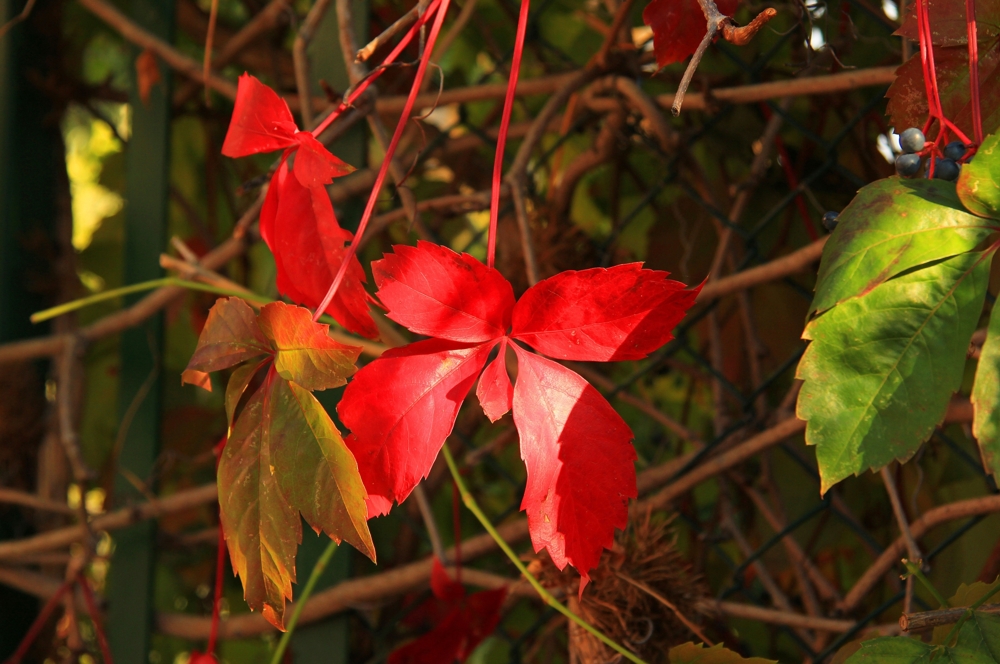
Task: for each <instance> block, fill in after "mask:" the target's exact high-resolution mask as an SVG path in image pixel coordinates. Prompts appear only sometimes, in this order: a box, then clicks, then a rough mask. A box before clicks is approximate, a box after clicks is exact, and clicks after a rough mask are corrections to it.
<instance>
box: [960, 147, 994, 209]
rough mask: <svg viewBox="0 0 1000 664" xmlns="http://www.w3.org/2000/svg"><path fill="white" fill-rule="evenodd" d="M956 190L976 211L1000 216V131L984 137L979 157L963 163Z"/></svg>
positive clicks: (963, 202) (977, 155)
mask: <svg viewBox="0 0 1000 664" xmlns="http://www.w3.org/2000/svg"><path fill="white" fill-rule="evenodd" d="M956 190H957V191H958V197H959V198H960V199H961V200H962V204H963V205H965V207H966V209H968V210H969V211H970V212H972V213H973V214H978V215H979V216H980V217H990V218H993V219H998V218H1000V134H991V135H990V136H987V137H986V138H984V139H983V144H982V145H980V146H979V150H978V151H977V152H976V156H975V158H974V159H973V160H972V161H970V162H969V163H967V164H965V165H963V166H962V171H961V173H959V176H958V184H957V185H956Z"/></svg>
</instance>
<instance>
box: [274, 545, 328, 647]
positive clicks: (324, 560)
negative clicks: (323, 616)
mask: <svg viewBox="0 0 1000 664" xmlns="http://www.w3.org/2000/svg"><path fill="white" fill-rule="evenodd" d="M336 551H337V543H336V542H334V541H333V540H330V543H329V544H327V545H326V550H325V551H323V554H322V555H321V556H320V557H319V560H317V561H316V565H315V567H313V570H312V573H311V574H310V575H309V580H308V581H306V585H305V587H304V588H303V589H302V594H301V595H299V601H297V602H295V608H294V609H293V610H292V617H291V618H289V619H288V628H287V629H286V630H285V633H284V634H282V635H281V640H280V641H278V647H277V648H276V649H275V651H274V654H273V655H271V664H281V659H282V658H283V657H284V656H285V650H286V649H287V648H288V642H289V641H291V640H292V633H293V632H294V631H295V625H296V624H297V623H298V622H299V616H301V615H302V609H304V608H305V606H306V600H308V599H309V596H310V595H312V592H313V590H314V589H315V588H316V583H317V582H318V581H319V577H321V576H323V570H325V569H326V566H327V565H328V564H329V563H330V558H333V554H334V553H336Z"/></svg>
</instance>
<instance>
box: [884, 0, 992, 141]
mask: <svg viewBox="0 0 1000 664" xmlns="http://www.w3.org/2000/svg"><path fill="white" fill-rule="evenodd" d="M913 6H914V5H910V8H911V11H910V12H909V14H908V18H907V19H906V21H905V22H904V25H903V27H902V28H900V29H899V30H898V31H897V32H896V34H898V35H905V36H906V37H908V38H910V39H913V40H914V41H917V40H918V38H919V34H918V31H917V21H916V14H915V13H914V12H913V10H912V7H913ZM929 11H930V29H931V41H932V42H933V49H934V72H935V78H936V80H937V85H938V90H939V91H940V97H941V107H942V110H943V111H944V114H945V117H947V118H948V119H950V120H951V121H953V122H954V123H955V124H956V125H958V126H959V127H960V128H961V129H962V131H964V132H965V134H966V135H967V136H970V137H972V136H974V133H973V129H972V107H971V104H970V88H969V53H968V46H967V44H968V32H967V27H966V16H965V2H964V0H935V1H934V2H931V3H930V5H929ZM976 28H977V35H978V47H979V54H978V57H979V91H980V108H981V110H982V121H983V129H984V131H985V132H986V133H991V132H993V131H996V130H997V129H998V128H1000V90H998V89H997V84H998V83H1000V69H998V65H1000V6H998V3H997V2H996V0H985V1H982V2H977V3H976ZM886 96H887V97H888V98H889V104H888V106H887V107H886V113H887V114H888V115H889V117H890V118H891V120H892V123H893V125H895V127H896V131H897V132H901V131H903V130H904V129H906V128H907V127H921V126H923V124H924V121H925V120H926V119H927V114H928V105H927V92H926V86H925V83H924V73H923V65H922V63H921V60H920V53H919V51H918V52H917V53H916V54H915V55H914V56H913V57H911V58H910V59H909V60H907V61H906V62H905V63H903V65H902V66H901V67H899V69H897V70H896V79H895V80H894V81H893V83H892V85H891V86H889V91H888V93H887V94H886Z"/></svg>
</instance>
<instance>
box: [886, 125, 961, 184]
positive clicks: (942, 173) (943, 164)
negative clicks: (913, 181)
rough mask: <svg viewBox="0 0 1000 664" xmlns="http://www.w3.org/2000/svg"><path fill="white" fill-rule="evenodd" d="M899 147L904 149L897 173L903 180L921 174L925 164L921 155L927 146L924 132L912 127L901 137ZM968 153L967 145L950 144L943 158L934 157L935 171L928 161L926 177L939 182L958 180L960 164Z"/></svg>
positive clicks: (928, 160) (898, 158)
mask: <svg viewBox="0 0 1000 664" xmlns="http://www.w3.org/2000/svg"><path fill="white" fill-rule="evenodd" d="M899 145H900V147H901V148H903V154H901V155H899V156H898V157H896V173H897V174H899V176H900V177H903V178H912V177H916V176H917V175H918V174H919V173H920V165H921V164H922V163H923V162H924V159H923V158H922V157H921V153H922V152H925V150H924V148H925V147H926V146H927V139H926V137H925V136H924V132H922V131H920V130H919V129H917V128H916V127H910V128H909V129H907V130H906V131H904V132H903V133H902V134H900V135H899ZM967 151H968V149H967V147H966V145H965V143H962V142H961V141H952V142H951V143H948V145H946V146H945V147H944V150H943V151H942V154H943V155H944V156H943V157H932V158H933V160H934V161H933V163H934V168H933V169H931V168H930V161H931V158H928V159H927V162H928V164H927V168H925V170H924V176H925V177H934V178H937V179H939V180H949V181H954V180H957V179H958V173H959V171H960V170H961V166H960V165H959V163H958V162H959V160H961V159H962V158H963V157H965V155H966V152H967Z"/></svg>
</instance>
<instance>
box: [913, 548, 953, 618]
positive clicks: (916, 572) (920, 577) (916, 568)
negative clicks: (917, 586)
mask: <svg viewBox="0 0 1000 664" xmlns="http://www.w3.org/2000/svg"><path fill="white" fill-rule="evenodd" d="M903 565H905V566H906V571H907V572H909V573H910V574H912V575H913V576H915V577H917V581H919V582H920V583H921V584H923V586H924V588H927V591H928V592H930V594H931V595H933V596H934V599H935V600H937V603H938V604H940V605H941V606H942V607H947V606H948V600H946V599H945V598H944V596H943V595H942V594H941V593H939V592H938V589H937V588H935V587H934V584H932V583H931V580H930V579H928V578H927V576H926V575H925V574H924V572H923V570H921V569H920V565H919V564H918V563H915V562H913V561H912V560H904V561H903Z"/></svg>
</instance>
